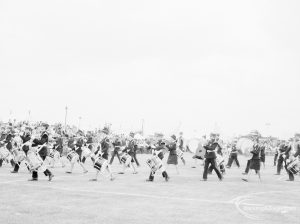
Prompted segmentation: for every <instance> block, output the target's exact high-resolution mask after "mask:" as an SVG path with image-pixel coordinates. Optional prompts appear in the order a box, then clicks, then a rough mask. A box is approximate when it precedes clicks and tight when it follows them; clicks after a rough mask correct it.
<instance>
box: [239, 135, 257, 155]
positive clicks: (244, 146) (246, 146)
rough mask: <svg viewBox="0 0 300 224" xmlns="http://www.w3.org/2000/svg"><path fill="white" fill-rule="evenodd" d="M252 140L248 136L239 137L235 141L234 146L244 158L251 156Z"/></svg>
mask: <svg viewBox="0 0 300 224" xmlns="http://www.w3.org/2000/svg"><path fill="white" fill-rule="evenodd" d="M253 145H254V142H253V141H252V140H251V139H249V138H240V139H239V140H238V142H237V143H236V148H237V149H238V150H240V151H241V152H242V153H243V155H244V156H245V157H246V159H248V160H249V159H251V158H252V153H250V152H251V151H252V149H253Z"/></svg>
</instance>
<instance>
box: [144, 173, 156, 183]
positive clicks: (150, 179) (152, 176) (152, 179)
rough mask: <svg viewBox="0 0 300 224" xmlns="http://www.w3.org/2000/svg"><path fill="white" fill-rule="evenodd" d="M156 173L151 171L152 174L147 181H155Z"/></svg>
mask: <svg viewBox="0 0 300 224" xmlns="http://www.w3.org/2000/svg"><path fill="white" fill-rule="evenodd" d="M154 174H155V172H152V171H151V172H150V175H149V179H147V180H146V181H149V182H153V181H154Z"/></svg>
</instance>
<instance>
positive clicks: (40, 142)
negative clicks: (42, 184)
mask: <svg viewBox="0 0 300 224" xmlns="http://www.w3.org/2000/svg"><path fill="white" fill-rule="evenodd" d="M47 129H48V125H47V124H44V125H43V126H42V134H41V137H40V139H34V140H33V144H32V147H37V148H38V154H39V156H40V158H41V159H42V161H43V162H44V161H45V159H46V157H47V154H48V149H47V143H48V138H49V136H48V132H47ZM44 174H45V176H48V178H49V181H51V180H52V178H53V177H54V175H53V174H52V173H51V171H50V170H49V169H45V170H44ZM37 180H38V170H37V169H35V170H33V171H32V178H31V179H29V181H37Z"/></svg>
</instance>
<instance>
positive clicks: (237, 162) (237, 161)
mask: <svg viewBox="0 0 300 224" xmlns="http://www.w3.org/2000/svg"><path fill="white" fill-rule="evenodd" d="M234 160H235V163H236V165H237V167H238V168H240V162H239V160H238V158H237V155H236V156H235V158H234Z"/></svg>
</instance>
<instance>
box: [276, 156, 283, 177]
mask: <svg viewBox="0 0 300 224" xmlns="http://www.w3.org/2000/svg"><path fill="white" fill-rule="evenodd" d="M283 162H284V158H283V156H282V155H280V156H279V158H278V162H277V174H280V171H281V169H282V166H283Z"/></svg>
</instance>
